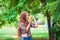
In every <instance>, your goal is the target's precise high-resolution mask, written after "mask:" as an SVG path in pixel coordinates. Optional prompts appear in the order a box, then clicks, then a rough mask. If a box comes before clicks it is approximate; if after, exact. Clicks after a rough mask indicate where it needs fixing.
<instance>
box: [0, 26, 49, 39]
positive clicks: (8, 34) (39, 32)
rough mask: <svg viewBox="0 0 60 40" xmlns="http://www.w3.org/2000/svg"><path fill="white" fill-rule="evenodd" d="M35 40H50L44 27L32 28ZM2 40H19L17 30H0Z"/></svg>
mask: <svg viewBox="0 0 60 40" xmlns="http://www.w3.org/2000/svg"><path fill="white" fill-rule="evenodd" d="M31 33H32V37H33V40H48V31H47V30H46V29H44V27H43V26H39V27H38V28H31ZM0 40H18V39H17V29H16V28H9V27H8V28H2V29H0Z"/></svg>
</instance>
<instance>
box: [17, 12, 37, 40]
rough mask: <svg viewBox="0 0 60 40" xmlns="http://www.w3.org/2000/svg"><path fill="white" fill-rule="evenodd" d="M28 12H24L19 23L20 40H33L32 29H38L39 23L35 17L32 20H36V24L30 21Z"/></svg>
mask: <svg viewBox="0 0 60 40" xmlns="http://www.w3.org/2000/svg"><path fill="white" fill-rule="evenodd" d="M28 15H29V14H28V12H26V11H25V12H22V13H21V15H20V19H19V22H18V38H19V39H20V38H21V40H32V35H31V32H30V28H31V27H34V28H36V27H37V22H36V19H35V17H34V16H32V17H31V19H34V24H33V23H32V21H28V19H29V16H28Z"/></svg>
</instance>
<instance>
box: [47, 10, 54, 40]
mask: <svg viewBox="0 0 60 40" xmlns="http://www.w3.org/2000/svg"><path fill="white" fill-rule="evenodd" d="M46 15H47V22H48V31H49V40H54V33H53V32H52V31H51V30H50V29H51V17H50V12H49V11H48V10H47V11H46Z"/></svg>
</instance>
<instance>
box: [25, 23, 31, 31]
mask: <svg viewBox="0 0 60 40" xmlns="http://www.w3.org/2000/svg"><path fill="white" fill-rule="evenodd" d="M29 28H30V23H29V24H28V25H27V27H26V30H25V31H26V32H28V30H29Z"/></svg>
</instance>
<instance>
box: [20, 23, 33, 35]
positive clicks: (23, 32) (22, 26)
mask: <svg viewBox="0 0 60 40" xmlns="http://www.w3.org/2000/svg"><path fill="white" fill-rule="evenodd" d="M30 27H34V23H31V25H30ZM20 28H21V33H22V34H25V33H26V32H25V29H26V28H25V26H24V25H22V23H20ZM29 33H30V29H29V30H28V32H27V34H29Z"/></svg>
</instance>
